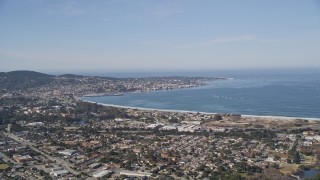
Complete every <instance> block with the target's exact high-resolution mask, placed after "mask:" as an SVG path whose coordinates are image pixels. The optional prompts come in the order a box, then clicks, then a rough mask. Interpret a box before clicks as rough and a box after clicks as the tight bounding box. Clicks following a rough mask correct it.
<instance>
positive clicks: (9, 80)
mask: <svg viewBox="0 0 320 180" xmlns="http://www.w3.org/2000/svg"><path fill="white" fill-rule="evenodd" d="M54 77H55V76H53V75H49V74H44V73H40V72H36V71H26V70H21V71H10V72H1V73H0V88H1V89H7V90H12V89H26V88H34V87H39V86H43V85H46V84H49V83H50V82H52V81H53V80H54Z"/></svg>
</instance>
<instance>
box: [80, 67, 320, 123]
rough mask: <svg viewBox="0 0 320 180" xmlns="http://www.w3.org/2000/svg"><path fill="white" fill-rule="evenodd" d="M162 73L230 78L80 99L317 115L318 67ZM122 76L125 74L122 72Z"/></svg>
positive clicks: (319, 103)
mask: <svg viewBox="0 0 320 180" xmlns="http://www.w3.org/2000/svg"><path fill="white" fill-rule="evenodd" d="M163 75H181V76H207V77H229V78H233V79H229V80H218V81H213V82H210V83H208V85H206V86H203V87H197V88H190V89H176V90H169V91H153V92H147V93H128V94H125V95H123V96H102V97H83V99H84V100H87V101H93V102H97V103H105V104H114V105H120V106H130V107H141V108H152V109H165V110H186V111H196V112H208V113H235V114H242V115H264V116H285V117H301V118H320V71H317V70H312V71H310V70H309V71H307V70H303V71H302V70H294V71H293V70H291V71H280V70H279V71H238V72H234V71H229V72H189V73H188V72H184V73H180V74H179V73H172V74H168V73H164V74H163ZM121 76H122V77H125V75H124V74H122V75H121ZM131 76H132V75H131ZM144 76H148V74H145V75H144ZM150 76H152V74H151V75H150ZM159 76H160V74H159Z"/></svg>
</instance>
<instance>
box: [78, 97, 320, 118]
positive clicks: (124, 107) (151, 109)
mask: <svg viewBox="0 0 320 180" xmlns="http://www.w3.org/2000/svg"><path fill="white" fill-rule="evenodd" d="M81 98H82V97H77V98H76V99H77V100H79V101H83V102H87V103H94V104H99V105H102V106H109V107H116V108H123V109H137V110H140V111H159V112H171V113H192V114H197V113H200V114H207V115H214V114H219V113H217V112H199V111H188V110H174V109H172V110H171V109H156V108H144V107H134V106H122V105H116V104H106V103H98V102H94V101H88V100H84V99H81ZM230 114H231V113H230ZM240 115H241V117H244V118H259V119H279V120H298V119H301V120H308V121H320V118H308V117H289V116H272V115H267V116H265V115H249V114H240Z"/></svg>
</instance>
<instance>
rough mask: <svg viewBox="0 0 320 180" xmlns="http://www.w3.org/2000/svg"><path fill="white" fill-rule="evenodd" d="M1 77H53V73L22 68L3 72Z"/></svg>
mask: <svg viewBox="0 0 320 180" xmlns="http://www.w3.org/2000/svg"><path fill="white" fill-rule="evenodd" d="M0 76H1V77H19V78H20V77H25V78H29V77H36V78H39V77H53V75H49V74H44V73H40V72H36V71H27V70H21V71H10V72H1V73H0Z"/></svg>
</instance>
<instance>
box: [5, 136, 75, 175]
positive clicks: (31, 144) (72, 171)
mask: <svg viewBox="0 0 320 180" xmlns="http://www.w3.org/2000/svg"><path fill="white" fill-rule="evenodd" d="M2 133H3V134H4V135H6V136H8V137H9V138H11V139H13V140H15V141H16V142H19V143H21V144H23V145H28V146H29V148H30V149H32V150H34V151H36V152H38V153H40V154H42V155H43V156H45V157H46V158H48V159H50V160H52V161H56V162H57V163H59V164H61V165H62V166H64V167H65V168H66V169H67V170H68V171H69V172H70V173H72V174H74V175H78V174H79V172H78V171H76V170H74V169H72V168H71V167H72V165H71V164H70V163H69V162H67V161H65V160H63V159H61V158H58V157H52V156H50V155H48V154H46V153H44V152H43V151H41V150H39V149H38V148H36V147H34V143H31V142H28V141H25V140H21V139H20V138H19V137H18V136H16V135H14V134H12V133H6V132H2Z"/></svg>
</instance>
